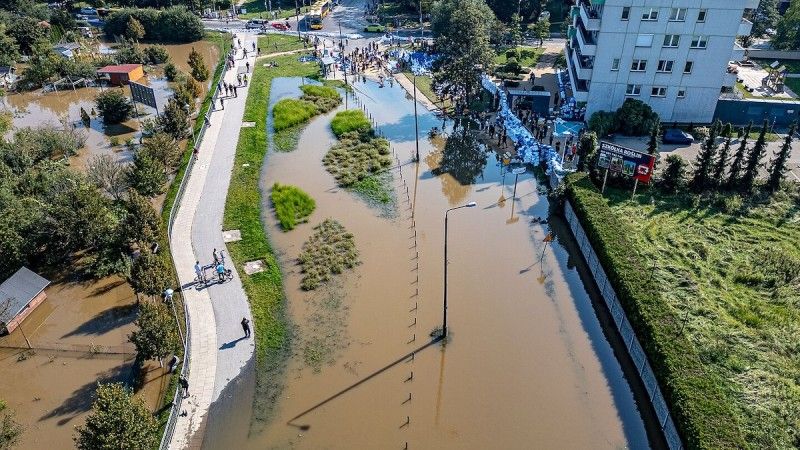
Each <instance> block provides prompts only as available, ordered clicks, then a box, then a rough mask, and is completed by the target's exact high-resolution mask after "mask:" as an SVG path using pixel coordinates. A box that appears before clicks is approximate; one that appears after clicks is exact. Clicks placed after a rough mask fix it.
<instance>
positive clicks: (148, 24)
mask: <svg viewBox="0 0 800 450" xmlns="http://www.w3.org/2000/svg"><path fill="white" fill-rule="evenodd" d="M131 17H134V18H135V19H136V20H138V21H139V22H140V23H141V24H142V26H143V27H144V32H145V34H144V40H145V41H151V42H178V43H181V42H194V41H199V40H200V39H203V33H204V30H203V22H202V21H201V20H200V18H199V17H197V15H195V14H194V13H193V12H191V11H189V10H188V9H186V7H185V6H173V7H171V8H167V9H163V10H161V9H152V8H143V9H130V8H127V9H121V10H119V11H115V12H114V13H112V14H111V16H109V17H108V19H107V20H106V23H105V24H104V25H103V32H104V33H105V34H106V36H108V38H109V39H113V38H114V36H124V35H125V32H126V31H127V30H128V21H129V20H130V18H131Z"/></svg>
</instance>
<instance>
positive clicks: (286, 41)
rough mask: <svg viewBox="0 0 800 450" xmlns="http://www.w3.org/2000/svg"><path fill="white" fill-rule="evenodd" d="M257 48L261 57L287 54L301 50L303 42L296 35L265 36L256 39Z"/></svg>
mask: <svg viewBox="0 0 800 450" xmlns="http://www.w3.org/2000/svg"><path fill="white" fill-rule="evenodd" d="M258 48H260V49H261V54H262V55H269V54H270V53H281V52H289V51H292V50H299V49H301V48H303V41H302V40H301V39H298V38H297V35H296V34H266V35H264V36H259V37H258Z"/></svg>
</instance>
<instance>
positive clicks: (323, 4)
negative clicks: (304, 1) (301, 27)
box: [306, 0, 333, 30]
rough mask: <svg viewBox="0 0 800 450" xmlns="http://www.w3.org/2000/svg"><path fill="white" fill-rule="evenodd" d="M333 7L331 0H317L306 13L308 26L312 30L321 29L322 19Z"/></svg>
mask: <svg viewBox="0 0 800 450" xmlns="http://www.w3.org/2000/svg"><path fill="white" fill-rule="evenodd" d="M331 9H333V6H332V4H331V0H318V1H317V2H315V3H314V5H312V6H311V11H309V13H308V14H307V15H306V17H307V18H308V23H309V27H310V28H311V29H312V30H321V29H322V19H324V18H325V16H327V15H328V14H329V13H330V12H331Z"/></svg>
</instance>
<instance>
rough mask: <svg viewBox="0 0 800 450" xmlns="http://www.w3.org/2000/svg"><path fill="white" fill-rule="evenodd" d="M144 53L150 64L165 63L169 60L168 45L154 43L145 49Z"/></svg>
mask: <svg viewBox="0 0 800 450" xmlns="http://www.w3.org/2000/svg"><path fill="white" fill-rule="evenodd" d="M144 54H145V56H146V57H147V62H149V63H150V64H163V63H165V62H167V61H169V53H167V47H164V46H163V45H153V46H150V47H147V48H145V49H144Z"/></svg>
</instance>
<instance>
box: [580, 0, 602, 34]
mask: <svg viewBox="0 0 800 450" xmlns="http://www.w3.org/2000/svg"><path fill="white" fill-rule="evenodd" d="M579 6H580V10H579V14H580V17H581V21H582V22H583V26H585V27H586V29H587V30H590V31H600V17H601V16H602V15H603V5H602V4H601V5H592V4H591V2H589V1H588V0H582V1H581V2H580V3H579Z"/></svg>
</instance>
